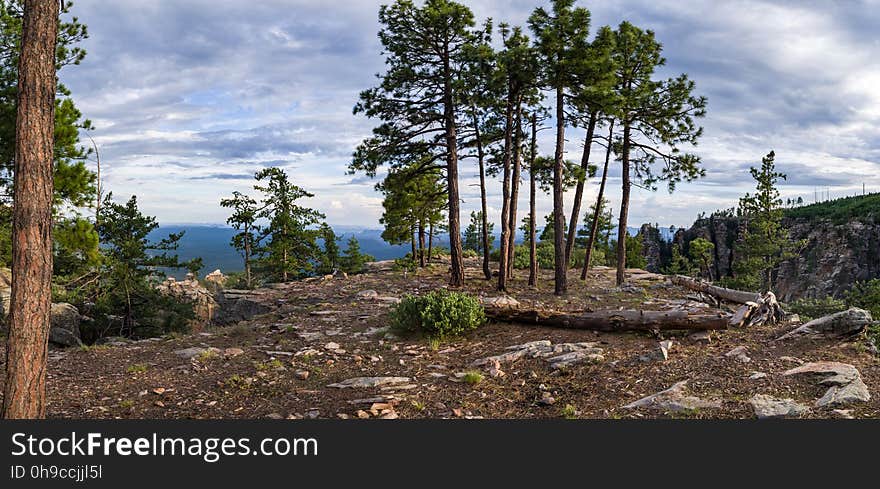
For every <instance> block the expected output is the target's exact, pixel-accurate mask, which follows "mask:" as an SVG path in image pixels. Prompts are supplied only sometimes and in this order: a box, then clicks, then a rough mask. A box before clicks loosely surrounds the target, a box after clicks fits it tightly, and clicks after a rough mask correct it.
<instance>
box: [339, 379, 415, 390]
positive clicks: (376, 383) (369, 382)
mask: <svg viewBox="0 0 880 489" xmlns="http://www.w3.org/2000/svg"><path fill="white" fill-rule="evenodd" d="M410 380H412V379H410V378H409V377H355V378H352V379H346V380H343V381H342V382H337V383H335V384H330V385H328V386H327V387H334V388H337V389H349V388H357V389H365V388H370V387H385V386H390V385H398V384H406V383H408V382H410Z"/></svg>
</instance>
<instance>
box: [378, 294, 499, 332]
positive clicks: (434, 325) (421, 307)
mask: <svg viewBox="0 0 880 489" xmlns="http://www.w3.org/2000/svg"><path fill="white" fill-rule="evenodd" d="M485 322H486V314H485V312H484V311H483V307H482V306H481V305H480V301H479V300H477V299H476V298H475V297H473V296H470V295H468V294H465V293H462V292H450V291H447V290H445V289H439V290H434V291H432V292H430V293H428V294H426V295H423V296H414V295H407V296H404V297H403V299H402V300H401V301H400V304H398V305H397V306H396V307H395V308H394V309H393V310H392V311H391V327H392V329H394V330H395V331H399V332H404V333H421V334H424V335H426V336H428V337H431V338H444V337H449V336H458V335H461V334H464V333H467V332H468V331H472V330H474V329H477V328H478V327H480V326H481V325H483V323H485Z"/></svg>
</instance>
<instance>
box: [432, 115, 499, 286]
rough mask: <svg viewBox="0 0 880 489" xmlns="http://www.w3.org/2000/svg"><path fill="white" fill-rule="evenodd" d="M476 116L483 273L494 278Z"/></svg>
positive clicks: (481, 150) (480, 135)
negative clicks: (481, 215) (481, 212)
mask: <svg viewBox="0 0 880 489" xmlns="http://www.w3.org/2000/svg"><path fill="white" fill-rule="evenodd" d="M473 116H474V137H475V138H476V141H477V163H478V164H479V166H480V205H481V209H482V211H483V229H482V233H481V235H482V236H481V237H482V239H483V275H484V276H485V277H486V280H492V270H491V269H490V268H489V210H488V203H487V202H486V163H485V159H486V154H485V152H484V150H483V139H482V134H480V123H479V121H478V120H477V112H476V109H474V110H473ZM429 261H430V260H429Z"/></svg>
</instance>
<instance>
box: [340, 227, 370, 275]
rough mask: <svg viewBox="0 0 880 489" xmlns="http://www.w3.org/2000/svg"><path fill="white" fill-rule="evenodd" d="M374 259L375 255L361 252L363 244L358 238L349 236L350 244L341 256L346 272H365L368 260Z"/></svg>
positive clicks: (343, 269)
mask: <svg viewBox="0 0 880 489" xmlns="http://www.w3.org/2000/svg"><path fill="white" fill-rule="evenodd" d="M371 261H373V257H372V256H370V255H366V254H364V253H361V244H360V242H358V240H357V238H356V237H354V236H352V237H351V238H348V245H347V246H346V248H345V251H344V252H343V254H342V257H341V258H340V266H341V268H342V271H343V272H345V273H350V274H355V273H363V271H364V266H365V264H366V263H367V262H371Z"/></svg>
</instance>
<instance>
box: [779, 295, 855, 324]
mask: <svg viewBox="0 0 880 489" xmlns="http://www.w3.org/2000/svg"><path fill="white" fill-rule="evenodd" d="M844 310H846V303H845V302H843V301H842V300H839V299H835V298H833V297H825V298H824V299H807V298H804V299H798V300H796V301H794V302H790V303H788V309H787V311H788V312H789V313H793V314H797V315H799V316H800V317H801V319H803V320H805V321H809V320H811V319H816V318H820V317H823V316H827V315H829V314H834V313H835V312H840V311H844Z"/></svg>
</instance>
